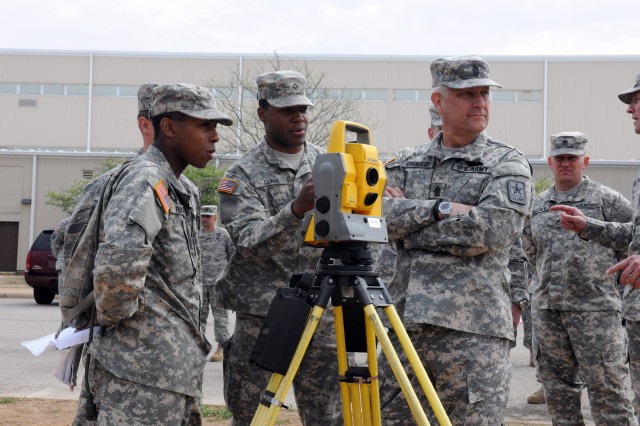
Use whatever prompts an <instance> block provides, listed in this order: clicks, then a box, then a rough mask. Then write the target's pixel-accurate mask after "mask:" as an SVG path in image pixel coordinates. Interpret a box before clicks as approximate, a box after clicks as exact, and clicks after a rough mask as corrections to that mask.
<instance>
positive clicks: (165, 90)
mask: <svg viewBox="0 0 640 426" xmlns="http://www.w3.org/2000/svg"><path fill="white" fill-rule="evenodd" d="M151 96H152V102H151V110H150V111H149V117H155V116H156V115H160V114H166V113H168V112H181V113H183V114H184V115H188V116H189V117H193V118H200V119H202V120H216V121H217V122H218V123H220V124H223V125H225V126H231V125H232V124H233V121H232V120H231V119H230V118H229V117H227V116H226V115H224V114H223V113H222V111H220V110H219V109H218V108H217V107H216V99H215V97H214V96H213V93H212V92H211V90H209V89H208V88H206V87H202V86H196V85H195V84H187V83H178V84H165V85H162V86H157V87H156V88H154V89H153V92H152V93H151Z"/></svg>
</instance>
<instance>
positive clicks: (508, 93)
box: [489, 90, 516, 102]
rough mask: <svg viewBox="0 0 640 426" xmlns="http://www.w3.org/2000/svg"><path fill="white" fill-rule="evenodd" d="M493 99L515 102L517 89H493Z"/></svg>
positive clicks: (495, 100)
mask: <svg viewBox="0 0 640 426" xmlns="http://www.w3.org/2000/svg"><path fill="white" fill-rule="evenodd" d="M489 93H490V94H491V100H492V101H493V102H515V101H516V92H515V90H492V91H490V92H489Z"/></svg>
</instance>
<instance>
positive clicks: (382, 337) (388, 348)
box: [364, 305, 429, 426]
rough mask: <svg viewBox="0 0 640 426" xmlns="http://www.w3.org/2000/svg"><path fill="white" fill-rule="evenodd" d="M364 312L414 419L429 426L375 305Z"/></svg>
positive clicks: (369, 306) (366, 307)
mask: <svg viewBox="0 0 640 426" xmlns="http://www.w3.org/2000/svg"><path fill="white" fill-rule="evenodd" d="M364 312H365V315H366V318H367V320H369V321H371V323H372V324H373V327H374V329H375V331H376V336H377V337H378V340H379V341H380V346H382V350H383V352H384V354H385V356H386V357H387V360H389V365H390V366H391V369H392V370H393V374H395V376H396V379H397V380H398V384H399V385H400V389H402V393H403V394H404V396H405V398H406V400H407V403H408V404H409V408H410V409H411V414H413V418H414V419H415V420H416V422H417V424H418V425H421V426H422V425H427V426H428V425H429V420H428V419H427V415H426V414H425V413H424V410H423V409H422V406H421V405H420V401H419V400H418V396H417V395H416V392H415V390H414V389H413V387H412V386H411V382H410V381H409V377H408V376H407V373H406V372H405V371H404V367H402V363H401V362H400V359H399V358H398V354H397V353H396V351H395V349H394V348H393V345H392V344H391V340H389V336H387V332H386V330H385V329H384V325H382V321H380V317H379V316H378V313H377V312H376V309H375V308H374V307H373V305H367V306H365V307H364Z"/></svg>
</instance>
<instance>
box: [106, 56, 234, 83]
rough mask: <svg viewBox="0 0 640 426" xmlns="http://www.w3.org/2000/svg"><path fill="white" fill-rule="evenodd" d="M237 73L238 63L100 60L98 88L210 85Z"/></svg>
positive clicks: (177, 59) (175, 59)
mask: <svg viewBox="0 0 640 426" xmlns="http://www.w3.org/2000/svg"><path fill="white" fill-rule="evenodd" d="M237 70H238V60H237V59H219V58H188V57H166V58H163V57H135V56H130V57H121V56H96V57H95V58H94V84H142V83H158V84H167V83H194V84H199V85H209V84H210V82H211V80H217V81H220V80H222V81H228V80H230V79H231V77H232V75H233V73H234V72H237Z"/></svg>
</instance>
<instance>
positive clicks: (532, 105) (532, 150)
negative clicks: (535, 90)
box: [487, 102, 543, 157]
mask: <svg viewBox="0 0 640 426" xmlns="http://www.w3.org/2000/svg"><path fill="white" fill-rule="evenodd" d="M542 116H543V107H542V103H541V102H493V103H492V104H491V119H490V121H489V126H488V127H487V133H488V134H489V135H491V136H492V137H494V138H495V139H497V140H499V141H501V142H504V143H507V144H509V145H512V146H514V147H516V148H518V149H519V150H520V151H522V152H524V153H525V154H526V155H527V156H529V157H540V156H542V144H541V142H540V141H542V132H543V130H542V128H543V126H542V120H543V118H542Z"/></svg>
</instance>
